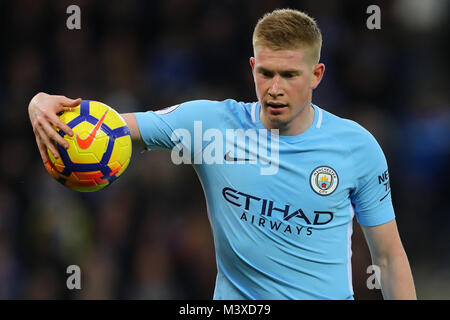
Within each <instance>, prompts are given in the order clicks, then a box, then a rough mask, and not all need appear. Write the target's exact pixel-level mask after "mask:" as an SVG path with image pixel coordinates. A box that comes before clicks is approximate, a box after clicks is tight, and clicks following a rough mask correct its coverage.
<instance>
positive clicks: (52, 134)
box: [41, 122, 69, 149]
mask: <svg viewBox="0 0 450 320" xmlns="http://www.w3.org/2000/svg"><path fill="white" fill-rule="evenodd" d="M41 127H42V128H43V129H44V131H45V133H46V135H45V137H49V138H50V139H52V140H53V141H54V142H57V143H58V144H60V145H61V146H63V147H64V148H66V149H67V148H68V147H69V143H68V142H67V141H66V140H64V138H63V137H61V136H60V135H59V133H58V132H57V131H56V130H55V129H54V128H53V127H52V126H51V125H50V124H49V123H48V122H44V123H43V124H42V125H41ZM41 137H42V136H41Z"/></svg>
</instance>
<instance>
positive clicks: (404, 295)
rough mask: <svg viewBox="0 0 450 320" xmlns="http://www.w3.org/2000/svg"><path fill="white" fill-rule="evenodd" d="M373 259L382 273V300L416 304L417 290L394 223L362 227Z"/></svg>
mask: <svg viewBox="0 0 450 320" xmlns="http://www.w3.org/2000/svg"><path fill="white" fill-rule="evenodd" d="M361 227H362V230H363V232H364V236H365V238H366V241H367V244H368V246H369V249H370V255H371V256H372V263H373V264H374V265H377V266H378V267H380V270H381V290H382V293H383V297H384V299H389V300H391V299H403V300H415V299H417V297H416V290H415V288H414V281H413V277H412V273H411V268H410V266H409V262H408V257H407V256H406V253H405V250H404V249H403V245H402V242H401V240H400V236H399V234H398V229H397V223H396V221H395V219H394V220H392V221H389V222H387V223H385V224H382V225H378V226H374V227H365V226H361Z"/></svg>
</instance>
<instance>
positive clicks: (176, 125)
mask: <svg viewBox="0 0 450 320" xmlns="http://www.w3.org/2000/svg"><path fill="white" fill-rule="evenodd" d="M313 108H314V122H313V124H312V125H311V126H310V128H309V129H308V130H306V131H305V132H304V133H302V134H300V135H297V136H278V135H277V134H274V133H271V132H270V131H268V130H266V129H265V128H264V126H263V125H262V123H261V121H260V119H259V112H260V104H259V103H242V102H236V101H234V100H231V99H229V100H225V101H220V102H219V101H208V100H197V101H190V102H186V103H182V104H180V105H177V106H173V107H170V108H166V109H163V110H160V111H156V112H152V111H148V112H138V113H135V115H136V119H137V123H138V126H139V129H140V133H141V136H142V138H143V140H144V142H145V143H146V145H147V147H148V148H149V149H160V148H164V149H169V150H171V154H172V159H173V161H174V163H180V162H182V163H192V164H193V166H194V168H195V169H196V171H197V173H198V176H199V178H200V181H201V184H202V187H203V190H204V192H205V197H206V201H207V208H208V216H209V220H210V223H211V228H212V233H213V237H214V244H215V249H216V261H217V278H216V287H215V291H214V299H353V288H352V275H351V254H352V252H351V235H352V220H353V216H354V215H356V218H357V221H358V222H359V223H360V224H361V225H364V226H375V225H379V224H383V223H386V222H388V221H390V220H392V219H394V217H395V215H394V210H393V207H392V201H391V194H390V189H389V175H388V169H387V163H386V159H385V156H384V154H383V151H382V150H381V148H380V147H379V145H378V143H377V142H376V140H375V139H374V138H373V136H372V135H371V134H370V133H369V132H368V131H367V130H365V129H364V128H362V127H361V126H360V125H358V124H357V123H355V122H354V121H350V120H346V119H342V118H339V117H337V116H335V115H333V114H331V113H329V112H327V111H325V110H323V109H321V108H319V107H317V106H315V105H313ZM186 187H187V188H188V187H189V186H186Z"/></svg>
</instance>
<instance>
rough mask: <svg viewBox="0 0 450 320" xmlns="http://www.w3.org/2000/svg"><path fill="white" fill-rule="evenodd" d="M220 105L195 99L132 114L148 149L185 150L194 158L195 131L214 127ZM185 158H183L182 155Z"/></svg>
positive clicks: (215, 102)
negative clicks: (156, 109) (160, 108)
mask: <svg viewBox="0 0 450 320" xmlns="http://www.w3.org/2000/svg"><path fill="white" fill-rule="evenodd" d="M218 107H220V102H217V101H209V100H195V101H189V102H184V103H181V104H178V105H175V106H172V107H168V108H165V109H162V110H158V111H146V112H136V113H134V115H135V116H136V121H137V124H138V127H139V131H140V134H141V137H142V140H143V141H144V142H145V144H146V146H147V149H148V150H158V149H167V150H171V149H172V150H174V148H175V149H178V150H179V151H180V152H181V153H182V151H186V150H188V152H189V156H190V157H191V158H192V157H193V156H194V150H195V149H194V147H195V139H194V134H195V132H196V131H201V130H204V129H205V127H209V126H214V123H215V122H217V118H218V116H219V115H218V114H217V111H218V110H219V109H218ZM184 156H186V155H184Z"/></svg>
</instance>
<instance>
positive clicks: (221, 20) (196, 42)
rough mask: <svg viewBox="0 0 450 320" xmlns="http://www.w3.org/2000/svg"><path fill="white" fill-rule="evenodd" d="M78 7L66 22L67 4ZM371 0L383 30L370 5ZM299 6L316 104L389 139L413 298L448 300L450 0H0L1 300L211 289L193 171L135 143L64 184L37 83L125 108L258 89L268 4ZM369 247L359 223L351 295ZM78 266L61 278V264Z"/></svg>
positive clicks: (212, 265) (191, 293)
mask: <svg viewBox="0 0 450 320" xmlns="http://www.w3.org/2000/svg"><path fill="white" fill-rule="evenodd" d="M71 4H76V5H78V6H79V7H80V9H81V29H80V30H68V29H67V27H66V20H67V18H68V17H69V14H67V13H66V8H67V7H68V6H69V5H71ZM370 4H378V5H379V6H380V9H381V29H380V30H369V29H368V28H367V27H366V20H367V18H368V17H369V14H367V13H366V8H367V7H368V5H370ZM284 7H290V8H297V9H300V10H304V11H306V12H307V13H309V14H310V15H312V16H313V17H315V19H316V20H317V21H318V24H319V27H320V28H321V30H322V34H323V49H322V58H321V60H322V62H323V63H325V65H326V71H325V77H324V79H323V81H322V83H321V84H320V86H319V88H318V89H316V90H315V91H314V95H313V102H314V103H315V104H317V105H319V106H321V107H322V108H324V109H326V110H329V111H331V112H333V113H335V114H337V115H339V116H342V117H346V118H350V119H352V120H355V121H357V122H359V123H360V124H361V125H363V126H364V127H365V128H367V129H368V130H369V131H371V132H372V134H373V135H374V136H375V137H376V138H377V140H378V142H379V143H380V145H381V146H382V148H383V150H384V152H385V154H386V157H387V160H388V163H389V168H390V170H389V171H390V177H391V187H392V198H393V203H394V208H395V210H396V215H397V222H398V226H399V230H400V235H401V237H402V240H403V244H404V246H405V249H406V252H407V254H408V256H409V260H410V264H411V267H412V271H413V275H414V276H415V281H416V290H417V294H418V297H419V298H428V299H429V298H435V299H439V298H441V299H450V210H449V202H448V201H449V199H450V194H449V190H450V188H449V187H448V184H449V179H450V172H449V168H450V166H449V164H450V163H449V155H450V141H449V140H450V105H449V99H448V98H449V96H448V95H449V92H450V90H449V79H448V70H449V59H448V57H449V56H450V52H449V47H448V45H447V42H448V38H449V11H450V1H447V0H423V1H422V0H396V1H370V2H368V1H360V0H346V1H337V0H332V1H323V0H320V1H319V0H305V1H287V0H249V1H237V0H227V1H206V0H165V1H135V0H132V1H106V0H105V1H88V0H79V1H77V0H71V1H56V0H55V1H43V0H17V1H1V2H0V36H1V49H2V50H0V57H1V59H0V133H1V136H2V137H3V139H2V140H1V142H0V298H1V299H186V298H189V299H210V298H212V295H213V289H214V281H215V275H216V262H215V255H214V247H213V241H212V236H211V231H210V226H209V221H208V218H207V213H206V204H205V199H204V195H203V190H202V188H201V186H200V183H199V181H198V179H197V176H196V174H195V171H194V170H193V168H192V167H190V166H188V165H181V166H176V165H174V164H172V162H171V160H170V154H169V153H168V152H165V151H152V152H143V151H142V150H139V149H137V148H135V150H133V157H132V160H131V164H130V166H129V168H128V169H127V170H126V171H125V173H124V174H123V176H122V177H121V178H120V179H119V180H118V181H117V182H115V183H114V184H113V185H111V186H110V187H108V188H106V189H104V190H102V191H99V192H96V193H92V194H81V193H76V192H73V191H70V190H68V189H66V188H65V187H63V186H62V185H60V184H58V183H57V182H56V181H55V180H53V179H52V178H51V177H50V175H48V173H47V172H46V171H45V169H44V166H43V165H42V161H41V160H40V156H39V152H38V149H37V147H36V143H35V138H34V135H33V132H32V128H31V125H30V122H29V119H28V110H27V107H28V103H29V101H30V99H31V98H32V97H33V95H35V94H36V93H37V92H39V91H44V92H48V93H52V94H63V95H66V96H68V97H71V98H77V97H81V98H83V99H90V100H97V101H102V102H104V103H106V104H108V105H110V106H111V107H113V108H115V109H116V110H117V111H119V112H133V111H145V110H149V109H152V110H156V109H160V108H162V107H167V106H171V105H174V104H178V103H180V102H183V101H188V100H195V99H200V98H201V99H213V100H223V99H227V98H233V99H235V100H238V101H247V102H251V101H256V96H255V92H254V84H253V80H252V76H251V72H250V66H249V57H250V56H252V53H253V52H252V47H251V36H252V31H253V27H254V25H255V24H256V22H257V20H258V18H259V17H261V16H262V15H263V14H264V13H265V12H267V11H271V10H273V9H275V8H284ZM370 264H371V262H370V255H369V252H368V249H367V246H366V245H365V242H364V238H363V236H362V233H361V231H360V229H359V227H358V226H357V223H355V228H354V235H353V275H354V279H353V283H354V289H355V298H358V299H379V298H380V297H381V294H380V292H379V291H378V290H368V289H367V287H366V279H367V277H368V276H369V275H368V274H367V273H366V269H367V267H368V266H369V265H370ZM69 265H78V266H79V267H80V269H81V285H82V289H81V290H68V289H67V287H66V279H67V277H68V274H67V273H66V269H67V267H68V266H69Z"/></svg>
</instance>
